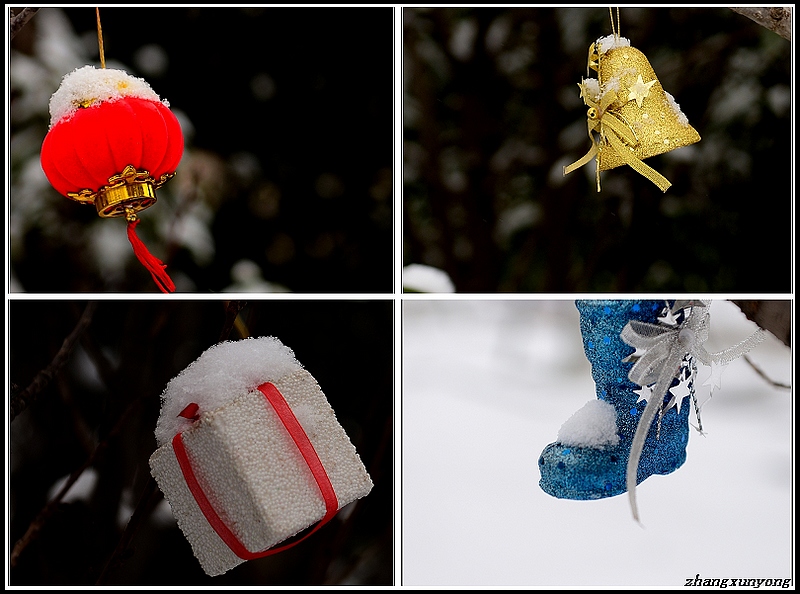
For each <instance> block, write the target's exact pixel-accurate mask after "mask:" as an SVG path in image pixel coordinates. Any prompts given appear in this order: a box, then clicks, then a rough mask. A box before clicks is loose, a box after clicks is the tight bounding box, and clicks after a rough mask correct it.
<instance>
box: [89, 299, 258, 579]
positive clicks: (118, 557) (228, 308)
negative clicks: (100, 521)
mask: <svg viewBox="0 0 800 594" xmlns="http://www.w3.org/2000/svg"><path fill="white" fill-rule="evenodd" d="M245 305H247V302H246V301H228V302H227V303H226V304H225V321H224V322H223V324H222V331H221V332H220V335H219V340H218V341H217V344H219V343H220V342H223V341H225V340H228V337H229V336H230V333H231V331H232V330H233V328H234V325H235V323H236V319H237V317H238V316H239V312H240V311H242V309H244V307H245ZM163 496H164V495H163V493H162V492H161V490H160V489H159V488H158V485H157V484H156V481H155V479H154V478H153V477H152V476H151V477H150V478H149V479H148V480H147V484H145V486H144V488H143V489H142V492H141V494H140V495H139V502H138V503H137V504H136V509H134V510H133V514H132V515H131V517H130V519H129V520H128V523H127V524H126V526H125V530H123V532H122V535H121V536H120V539H119V541H117V546H116V547H115V548H114V551H113V552H112V553H111V555H110V556H109V558H108V561H106V564H105V566H104V567H103V570H102V571H101V572H100V575H99V576H98V578H97V581H96V583H95V585H102V584H103V583H105V581H106V579H107V576H108V573H109V571H111V570H113V569H115V568H117V567H119V565H120V564H121V562H122V556H123V554H124V553H125V551H127V550H128V549H129V548H130V546H131V543H132V542H133V539H134V537H135V536H136V533H137V532H138V531H139V528H141V526H142V524H143V523H144V522H145V520H146V519H147V518H148V517H150V514H151V513H152V512H153V510H154V509H155V507H156V505H157V504H158V502H159V501H161V498H162V497H163Z"/></svg>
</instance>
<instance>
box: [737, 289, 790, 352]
mask: <svg viewBox="0 0 800 594" xmlns="http://www.w3.org/2000/svg"><path fill="white" fill-rule="evenodd" d="M731 302H732V303H734V304H735V305H736V306H737V307H738V308H739V309H741V310H742V313H743V314H744V315H745V316H747V319H748V320H750V321H751V322H755V323H756V324H758V325H759V327H761V328H763V329H764V330H768V331H769V332H771V333H772V334H774V335H775V337H776V338H778V339H779V340H780V341H781V342H782V343H783V344H785V345H786V346H788V347H791V346H792V345H791V342H792V303H791V302H790V301H777V300H776V301H745V300H737V299H732V300H731Z"/></svg>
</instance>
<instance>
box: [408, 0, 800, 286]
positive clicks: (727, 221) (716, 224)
mask: <svg viewBox="0 0 800 594" xmlns="http://www.w3.org/2000/svg"><path fill="white" fill-rule="evenodd" d="M620 22H621V34H622V35H623V36H624V37H626V38H629V39H630V42H631V45H632V46H633V47H636V48H637V49H639V50H641V51H642V52H643V53H644V54H645V55H646V56H647V57H648V59H649V61H650V63H651V65H652V66H653V69H654V70H655V73H656V75H657V77H658V79H659V81H660V82H661V84H662V86H663V88H664V90H665V91H667V92H668V93H670V94H671V95H672V96H674V98H675V100H676V101H677V103H679V104H680V106H681V110H682V111H683V112H684V113H685V114H686V116H687V117H688V119H689V121H690V123H691V124H692V125H693V126H694V127H695V128H696V129H697V130H698V132H699V133H700V136H701V138H702V140H701V141H700V142H699V143H697V144H694V145H691V146H688V147H684V148H681V149H678V150H674V151H671V152H668V153H665V154H664V155H660V156H657V157H653V158H651V159H648V161H647V162H648V164H649V165H651V166H652V167H654V168H655V169H656V170H658V171H659V172H660V173H662V174H663V175H665V176H666V177H667V178H668V179H669V180H670V181H671V182H672V184H673V186H672V188H670V189H669V190H668V191H667V192H666V193H665V194H662V193H661V192H660V191H659V190H658V189H657V188H655V187H654V186H653V185H652V184H651V183H650V182H648V181H647V180H646V179H644V178H643V177H641V176H640V175H638V174H637V173H635V172H634V171H632V170H631V169H630V168H628V167H620V168H616V169H613V170H610V171H605V172H603V173H602V175H601V178H602V192H600V193H597V192H596V191H595V187H594V185H595V184H594V176H595V167H594V164H593V163H592V164H590V165H588V166H586V167H584V168H583V169H582V173H573V174H571V175H570V176H567V177H565V176H564V175H563V171H562V169H563V166H564V165H567V164H569V163H571V162H573V161H575V160H576V159H578V158H580V157H581V156H582V155H583V154H584V153H585V152H586V151H587V150H588V149H589V147H590V141H589V139H588V137H587V133H586V107H585V105H584V104H583V102H582V101H581V99H580V96H579V90H578V86H577V83H579V82H580V81H581V79H582V78H585V77H586V76H587V64H586V61H587V52H588V48H589V45H590V44H591V43H592V42H594V41H595V40H596V39H598V38H600V37H605V36H607V35H609V34H610V33H611V28H610V22H609V13H608V9H607V8H602V7H598V8H588V7H586V8H577V7H575V8H572V7H563V8H536V7H515V8H502V7H482V8H471V7H469V8H468V7H463V8H457V7H452V8H449V7H448V8H407V9H404V10H403V25H404V33H403V34H404V38H403V52H404V53H403V58H404V61H403V69H404V70H403V105H404V114H403V115H404V126H405V131H404V141H403V142H404V172H403V173H404V185H405V186H404V203H405V208H406V214H405V226H404V242H405V243H404V254H403V255H404V262H405V263H412V262H417V263H422V264H427V265H429V266H434V267H436V268H440V269H442V270H444V271H446V272H447V273H448V274H449V276H450V278H452V280H453V283H454V284H455V287H456V290H457V291H459V292H496V291H499V292H513V291H534V292H538V291H546V292H573V291H642V290H654V291H661V290H678V291H732V290H737V291H757V292H760V291H782V292H786V291H788V290H789V288H790V284H789V283H790V278H791V245H790V240H791V227H790V223H789V220H790V218H791V202H792V196H791V165H790V155H791V145H790V142H791V123H790V116H791V114H790V106H791V87H790V85H791V44H790V43H789V42H788V41H786V40H785V39H783V38H781V37H780V36H778V35H776V34H775V33H772V32H770V31H768V30H766V29H764V28H763V27H760V26H759V25H757V24H755V23H754V22H752V21H751V20H749V19H747V18H746V17H743V16H741V15H739V14H736V13H734V12H733V11H731V10H729V9H728V8H724V7H719V8H716V7H715V8H635V7H623V8H621V9H620ZM767 187H769V196H770V198H769V206H767V205H760V204H758V203H754V201H753V197H754V196H759V195H762V194H763V192H764V190H765V189H766V188H767ZM745 262H746V263H747V264H746V265H742V264H743V263H745ZM767 263H769V266H767V265H766V264H767ZM774 270H777V271H778V274H775V273H774V272H773V271H774Z"/></svg>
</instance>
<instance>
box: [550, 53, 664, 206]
mask: <svg viewBox="0 0 800 594" xmlns="http://www.w3.org/2000/svg"><path fill="white" fill-rule="evenodd" d="M590 65H591V60H590ZM580 86H581V89H582V93H581V95H582V96H583V100H584V102H585V103H586V105H588V106H589V109H588V111H587V112H586V116H587V120H586V123H587V128H588V131H589V138H590V139H591V141H592V148H591V149H589V152H588V153H586V154H585V155H584V156H583V157H581V158H580V159H578V160H577V161H575V162H574V163H572V164H571V165H567V166H565V167H564V175H567V174H568V173H571V172H573V171H575V170H576V169H579V168H580V167H583V166H584V165H586V164H587V163H588V162H589V161H591V160H592V158H593V157H595V156H598V155H599V153H600V152H602V151H604V150H613V151H614V152H615V153H616V155H617V156H619V158H620V159H622V160H623V161H625V163H626V164H627V165H630V166H631V167H632V168H633V169H634V170H635V171H637V172H638V173H640V174H641V175H643V176H644V177H646V178H647V179H649V180H650V181H651V182H653V183H654V184H655V185H657V186H658V187H659V189H661V191H662V192H666V191H667V190H668V189H669V187H670V186H671V185H672V183H671V182H670V181H669V180H668V179H667V178H666V177H664V176H663V175H661V174H660V173H659V172H658V171H656V170H655V169H653V168H652V167H650V166H649V165H645V164H644V162H642V160H641V159H639V158H638V157H637V156H636V155H635V154H634V152H633V148H634V147H635V146H637V145H638V144H639V139H638V137H637V136H636V132H634V130H633V128H632V127H631V126H630V124H628V122H626V121H625V118H623V117H622V116H621V115H620V114H618V113H616V110H614V109H612V108H613V106H614V103H615V102H616V100H617V93H616V92H615V91H607V92H606V93H605V94H603V96H602V98H601V99H600V102H599V103H598V102H595V101H594V100H592V99H591V97H589V96H588V92H587V91H586V89H585V87H584V83H582V84H581V85H580ZM592 132H597V133H598V135H599V140H598V138H597V137H595V135H594V134H592ZM596 177H597V191H598V192H599V191H600V163H599V157H598V163H597V169H596Z"/></svg>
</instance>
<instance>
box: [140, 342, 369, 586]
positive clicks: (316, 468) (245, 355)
mask: <svg viewBox="0 0 800 594" xmlns="http://www.w3.org/2000/svg"><path fill="white" fill-rule="evenodd" d="M161 398H162V407H161V415H160V417H159V420H158V423H157V426H156V440H157V442H158V445H159V447H158V449H157V450H156V451H155V452H154V453H153V455H152V456H151V457H150V468H151V472H152V474H153V476H154V477H155V479H156V482H157V483H158V486H159V488H160V489H161V490H162V492H163V493H164V497H165V498H166V499H167V501H168V502H169V504H170V506H171V507H172V512H173V514H174V516H175V518H176V520H177V522H178V526H179V527H180V529H181V530H182V531H183V533H184V535H185V536H186V538H187V540H188V541H189V543H190V545H191V547H192V550H193V552H194V555H195V557H197V559H198V561H199V562H200V565H201V566H202V568H203V570H204V571H205V572H206V573H207V574H208V575H211V576H215V575H219V574H222V573H225V572H226V571H228V570H230V569H232V568H233V567H236V566H237V565H239V564H240V563H243V562H244V561H247V560H250V559H256V558H259V557H264V556H267V555H271V554H274V553H277V552H280V551H282V550H285V549H287V548H289V547H291V546H293V545H294V544H297V543H298V542H300V540H302V539H304V538H306V537H308V536H310V535H311V534H312V533H313V532H315V531H316V530H317V529H318V528H319V527H321V526H322V525H324V524H325V523H326V522H327V521H329V520H330V519H331V518H333V517H334V516H335V515H336V513H337V512H338V511H339V510H340V509H342V508H343V507H344V506H345V505H347V504H348V503H351V502H352V501H355V500H356V499H359V498H361V497H365V496H366V495H367V494H368V493H369V492H370V490H371V489H372V486H373V485H372V481H371V479H370V477H369V474H367V471H366V468H365V467H364V464H363V463H362V462H361V459H360V457H359V456H358V453H357V452H356V449H355V447H354V446H353V444H352V443H351V442H350V439H349V438H348V437H347V434H346V433H345V431H344V429H343V428H342V426H341V425H340V424H339V422H338V421H337V419H336V415H335V413H334V411H333V409H332V408H331V406H330V404H329V403H328V400H327V398H326V397H325V395H324V394H323V392H322V390H321V389H320V387H319V385H318V384H317V382H316V380H315V379H314V378H313V377H312V376H311V374H310V373H308V371H306V370H305V369H303V367H302V366H301V365H300V363H298V362H297V360H296V359H295V357H294V353H293V352H292V351H291V349H289V348H288V347H286V346H285V345H283V344H282V343H281V342H280V341H279V340H278V339H276V338H272V337H262V338H250V339H244V340H239V341H230V342H223V343H220V344H218V345H216V346H214V347H211V348H210V349H208V350H207V351H205V352H204V353H203V354H202V355H201V356H200V357H199V358H198V359H197V360H196V361H195V362H194V363H192V364H191V365H189V367H187V368H186V369H185V370H184V371H183V372H181V373H180V374H179V375H178V376H177V377H175V378H173V379H172V380H171V381H170V382H169V384H168V385H167V387H166V389H165V390H164V393H163V394H162V397H161ZM312 526H313V528H312ZM307 529H310V530H307ZM304 530H307V531H306V532H305V533H304V535H302V536H301V537H298V538H296V539H292V537H293V536H295V535H298V534H299V533H300V532H303V531H304ZM287 539H291V540H289V541H287ZM285 541H286V542H285ZM276 545H277V546H276Z"/></svg>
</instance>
